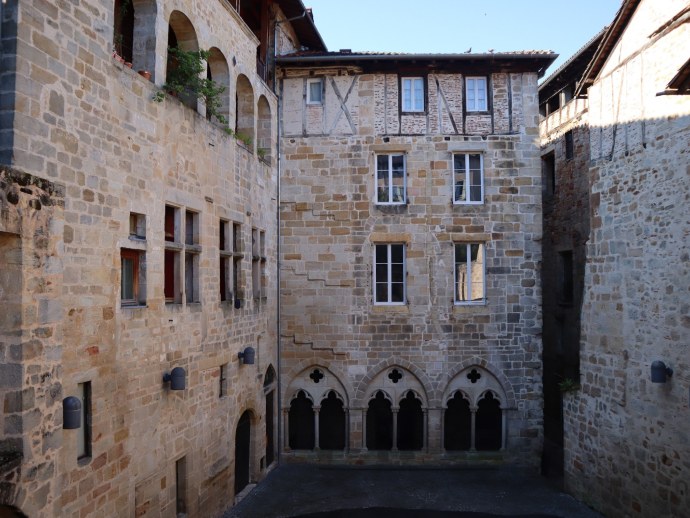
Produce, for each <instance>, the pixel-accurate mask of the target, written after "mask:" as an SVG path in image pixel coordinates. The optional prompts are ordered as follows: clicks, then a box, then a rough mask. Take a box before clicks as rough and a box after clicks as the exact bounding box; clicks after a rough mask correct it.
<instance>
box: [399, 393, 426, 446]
mask: <svg viewBox="0 0 690 518" xmlns="http://www.w3.org/2000/svg"><path fill="white" fill-rule="evenodd" d="M423 445H424V412H422V402H421V401H420V400H419V398H417V396H415V393H414V392H412V391H411V390H410V391H408V392H407V394H406V395H405V397H404V398H403V399H402V400H401V401H400V410H398V449H399V450H421V449H422V447H423Z"/></svg>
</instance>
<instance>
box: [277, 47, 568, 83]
mask: <svg viewBox="0 0 690 518" xmlns="http://www.w3.org/2000/svg"><path fill="white" fill-rule="evenodd" d="M557 57H558V54H555V53H553V52H525V53H518V52H516V53H487V54H374V53H349V52H340V53H333V52H331V53H316V54H313V53H309V54H305V53H298V54H291V55H286V56H278V58H277V64H278V65H279V66H281V67H283V68H305V67H309V68H315V67H324V68H328V67H358V68H360V69H362V71H363V72H377V71H398V72H405V71H408V70H409V71H414V70H420V71H421V70H433V71H437V72H462V71H467V70H472V71H475V72H477V73H480V72H495V71H497V70H500V71H504V72H536V73H537V74H538V75H539V77H541V76H542V75H543V74H544V72H545V71H546V69H547V68H548V67H549V66H550V65H551V63H553V61H554V60H555V59H556V58H557Z"/></svg>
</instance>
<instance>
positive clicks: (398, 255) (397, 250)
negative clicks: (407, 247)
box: [390, 245, 403, 264]
mask: <svg viewBox="0 0 690 518" xmlns="http://www.w3.org/2000/svg"><path fill="white" fill-rule="evenodd" d="M390 246H391V262H392V263H394V264H395V263H402V262H403V245H390Z"/></svg>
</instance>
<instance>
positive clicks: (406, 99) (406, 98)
mask: <svg viewBox="0 0 690 518" xmlns="http://www.w3.org/2000/svg"><path fill="white" fill-rule="evenodd" d="M402 97H403V111H406V112H409V111H410V110H411V109H412V85H411V80H410V79H403V95H402Z"/></svg>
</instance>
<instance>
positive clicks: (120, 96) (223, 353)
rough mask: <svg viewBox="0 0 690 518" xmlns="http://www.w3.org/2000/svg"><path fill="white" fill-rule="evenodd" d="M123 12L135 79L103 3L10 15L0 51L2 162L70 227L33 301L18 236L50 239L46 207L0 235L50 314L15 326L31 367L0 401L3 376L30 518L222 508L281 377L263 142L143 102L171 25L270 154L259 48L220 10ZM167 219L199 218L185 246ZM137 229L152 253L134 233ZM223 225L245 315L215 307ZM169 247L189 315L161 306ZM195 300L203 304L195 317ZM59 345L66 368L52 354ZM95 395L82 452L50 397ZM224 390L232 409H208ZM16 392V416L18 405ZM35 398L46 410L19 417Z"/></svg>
mask: <svg viewBox="0 0 690 518" xmlns="http://www.w3.org/2000/svg"><path fill="white" fill-rule="evenodd" d="M131 5H132V6H133V8H134V10H135V14H137V13H138V14H139V15H142V16H141V17H140V18H135V20H138V21H137V22H135V24H136V23H139V22H141V23H142V24H143V25H137V26H136V27H135V33H136V32H137V31H146V30H148V31H149V32H147V33H146V34H145V35H143V36H142V34H139V36H140V37H139V39H135V46H136V45H140V46H139V47H138V48H136V49H135V52H134V54H135V55H134V68H132V69H130V68H128V67H127V66H124V65H123V64H121V63H120V62H119V61H118V60H117V59H116V56H113V53H112V49H113V41H114V38H113V25H114V16H115V13H114V9H113V2H100V1H95V0H86V1H82V2H77V3H62V4H59V5H58V4H55V3H51V2H42V1H36V2H11V3H8V4H4V5H3V19H4V21H5V23H4V24H3V38H4V41H3V49H4V51H5V52H6V53H8V54H7V57H5V56H3V63H8V64H12V63H14V62H15V60H14V56H13V55H11V54H9V52H10V50H11V49H13V48H16V67H15V68H13V69H11V70H9V71H5V75H4V76H3V87H5V88H12V86H10V87H8V86H7V85H13V86H14V88H13V89H12V90H11V91H7V92H4V93H3V96H6V97H4V98H5V99H12V100H13V103H12V104H11V108H13V110H12V112H8V111H6V112H5V113H4V116H3V117H4V118H3V121H4V122H3V128H2V130H3V131H2V134H1V138H0V151H1V153H2V157H3V160H5V161H6V162H10V161H11V163H12V165H13V166H15V167H16V168H18V169H21V170H23V171H26V172H27V173H30V174H31V175H33V177H35V178H38V179H39V180H37V181H38V182H44V181H46V180H49V181H51V182H55V183H56V184H58V185H60V186H61V187H60V189H61V192H64V213H63V214H62V215H61V216H60V218H59V224H57V223H56V224H53V225H52V226H50V232H49V233H48V232H46V234H47V235H49V236H50V237H46V238H45V242H42V243H41V247H42V250H43V249H45V250H47V251H49V252H50V253H49V254H47V255H51V254H53V255H57V256H59V263H60V267H59V269H55V270H53V269H51V270H50V272H48V273H50V275H58V274H59V275H60V282H59V283H57V282H51V283H44V284H45V285H43V284H40V283H39V281H38V280H39V279H41V278H42V277H41V276H38V275H36V276H34V275H32V272H35V271H36V270H37V269H40V268H48V266H43V265H42V264H36V260H35V259H33V255H32V254H33V250H34V248H35V247H38V245H34V241H35V240H38V239H39V237H40V236H39V235H37V236H36V237H34V235H33V234H27V232H29V233H31V232H33V229H34V228H39V226H40V225H41V224H44V223H41V222H45V225H48V223H47V222H48V221H49V220H48V219H43V218H44V216H43V215H45V214H47V213H48V212H49V211H48V210H47V209H46V207H45V204H44V210H43V211H41V212H35V214H37V215H38V216H37V217H36V218H35V222H33V221H34V220H32V223H31V225H28V226H27V225H25V228H24V229H23V230H22V231H21V232H20V231H19V230H17V229H9V230H7V229H4V228H0V230H2V232H5V233H8V232H9V233H12V235H21V240H20V241H19V243H20V244H21V249H22V257H23V258H24V259H25V262H24V264H22V266H21V270H22V272H24V275H23V277H22V278H23V279H24V281H25V284H24V286H23V287H21V291H22V293H25V294H27V296H28V293H30V292H33V291H36V290H39V289H42V290H46V292H50V293H51V297H52V298H49V297H46V296H42V297H41V300H40V301H38V300H37V301H36V303H35V304H36V309H35V311H33V312H28V309H27V311H26V312H25V315H24V316H23V318H24V320H22V329H23V331H22V333H23V334H22V338H21V340H25V341H26V342H27V345H26V346H23V351H24V357H25V358H26V361H27V362H28V361H29V356H28V355H29V354H31V355H34V356H36V358H37V363H40V364H41V365H40V366H37V367H33V362H32V363H26V362H25V363H26V365H24V366H23V367H22V368H25V369H27V371H26V376H27V377H25V378H23V381H22V378H21V377H17V376H19V375H18V374H16V375H15V374H12V375H11V376H8V377H7V378H5V376H4V375H3V376H2V378H3V381H2V382H3V384H6V383H7V382H6V379H7V380H14V381H12V383H14V385H16V386H14V385H13V386H8V387H5V386H4V385H3V386H2V389H1V390H3V391H6V392H4V393H3V398H4V399H5V403H4V404H5V409H9V410H7V411H8V412H9V413H8V414H6V415H5V417H3V420H4V421H3V422H4V427H5V432H6V433H7V434H8V435H7V437H8V441H9V440H13V439H14V438H17V439H19V438H20V437H21V436H22V435H23V436H24V451H23V455H24V461H23V464H22V467H21V473H22V477H25V478H23V479H22V482H21V483H20V484H19V486H18V489H17V490H16V491H14V493H13V494H16V495H17V496H16V497H15V499H14V503H15V505H17V507H19V508H21V509H22V511H23V512H25V513H27V514H28V515H30V516H32V517H42V516H46V517H47V516H57V515H60V516H77V515H78V516H116V515H136V516H159V515H165V516H171V515H174V514H175V513H176V511H178V510H180V509H182V508H184V509H185V510H186V512H187V513H188V514H189V515H191V516H202V515H203V516H211V515H214V514H218V513H219V512H220V511H221V510H222V509H223V508H224V507H226V506H227V505H228V504H229V503H231V502H232V495H233V493H234V485H233V481H234V479H235V468H236V466H235V429H236V426H237V422H238V420H239V418H240V416H241V415H242V414H243V413H244V412H245V411H246V412H248V415H250V416H251V444H250V448H251V452H249V453H248V461H247V462H248V466H247V470H249V472H250V473H249V479H250V481H256V480H258V479H260V478H261V477H262V476H263V474H264V473H265V470H266V468H267V466H266V465H265V462H264V457H265V455H266V450H265V448H266V446H265V444H266V439H265V433H264V428H265V422H266V412H265V402H264V387H263V376H264V374H265V373H266V372H267V370H268V369H269V368H270V367H271V366H276V365H277V356H276V342H277V336H276V321H277V299H276V293H275V290H273V289H272V287H274V286H275V284H276V276H277V270H276V261H275V260H274V259H273V258H275V257H276V254H277V246H276V236H277V227H276V217H275V214H276V212H277V207H276V199H277V180H276V166H275V160H273V162H272V163H271V161H270V160H262V159H261V158H260V157H259V156H258V152H257V151H256V149H255V148H256V146H255V144H254V143H255V142H257V138H256V135H254V136H252V135H250V136H252V141H251V142H250V143H249V144H248V145H245V144H244V143H242V142H240V141H238V140H235V139H234V138H232V137H229V136H228V135H227V134H226V133H225V132H224V131H223V129H222V128H221V127H220V126H219V125H218V124H216V123H215V122H211V121H209V120H207V118H206V117H205V116H204V106H203V104H202V103H199V106H198V109H193V108H190V107H188V106H187V105H185V104H184V103H183V102H181V101H180V100H178V99H175V98H172V97H170V96H167V97H166V99H165V100H163V102H161V103H157V102H154V101H153V100H152V99H153V97H154V94H155V93H156V92H157V91H158V90H159V87H160V85H162V84H163V83H164V81H165V73H166V70H165V68H166V54H167V49H166V47H167V42H168V23H169V21H171V20H174V21H175V23H174V24H175V26H176V30H178V37H179V38H178V39H180V40H184V42H185V44H189V43H190V42H191V41H193V40H194V41H195V44H196V45H198V47H199V48H203V49H208V48H212V47H214V48H216V50H217V51H218V52H219V54H216V56H221V58H222V59H224V62H225V65H226V66H227V68H228V71H229V72H228V75H227V78H224V80H225V81H226V83H227V87H228V88H227V91H226V92H225V95H226V96H227V99H226V100H227V105H228V106H229V113H228V115H229V117H228V119H229V121H230V124H231V126H232V127H233V128H234V121H235V110H236V109H239V108H236V106H235V98H236V96H235V94H236V89H237V87H236V85H237V84H239V81H240V79H242V85H243V86H244V87H245V93H246V92H248V95H247V96H243V99H248V104H247V105H246V106H244V107H243V108H242V109H243V110H245V111H247V112H250V113H251V112H253V116H254V123H253V124H254V129H255V130H256V129H257V128H260V129H261V131H262V132H263V135H262V137H261V138H262V144H261V146H264V145H266V144H265V143H266V142H268V143H269V145H270V146H271V147H273V148H275V145H276V135H277V125H276V123H275V121H276V120H277V116H276V111H277V101H276V97H275V95H274V94H273V93H272V92H271V91H270V89H269V88H268V87H267V86H266V85H265V84H264V83H263V82H262V81H261V80H260V78H259V76H258V75H257V74H256V46H257V44H258V40H257V39H256V38H255V37H254V36H253V34H251V31H250V30H249V29H248V28H247V26H246V25H244V23H243V22H242V21H241V19H240V18H239V16H238V15H237V13H236V12H235V11H234V10H233V9H232V8H231V7H230V5H229V4H228V3H227V2H225V1H209V2H194V1H191V0H179V1H177V0H176V1H160V0H159V1H154V0H134V2H132V4H131ZM144 14H145V15H146V16H143V15H144ZM144 22H145V23H144ZM180 24H181V25H180ZM15 34H16V38H15V37H14V35H15ZM139 68H147V69H149V70H150V71H151V72H152V76H153V77H152V81H155V83H154V82H152V81H149V80H147V79H145V78H144V77H143V76H141V75H138V74H137V70H138V69H139ZM217 77H218V76H217ZM218 78H219V80H221V79H223V78H221V77H218ZM247 85H249V86H248V89H247V88H246V87H247ZM188 104H189V103H188ZM258 107H261V110H263V111H262V112H261V113H262V114H263V116H264V120H263V121H262V123H261V124H259V122H257V120H256V118H257V117H258V116H259V111H260V110H259V108H258ZM266 107H268V111H269V112H270V113H269V114H268V116H267V117H266ZM6 108H7V106H4V105H3V109H6ZM8 113H11V114H12V117H6V115H8ZM8 121H9V122H8ZM267 121H268V122H269V124H268V125H269V128H267V125H266V122H267ZM267 131H268V132H269V133H268V135H270V137H268V136H267V134H266V132H267ZM267 156H268V157H270V156H271V153H270V152H269V153H268V155H267ZM273 156H275V153H273ZM37 185H38V184H37ZM3 188H4V187H3ZM30 189H34V188H33V187H31V188H30ZM31 192H32V193H33V192H34V191H33V190H32V191H31ZM21 196H24V197H27V196H29V193H28V192H27V193H26V195H25V194H21ZM36 196H37V197H38V199H41V198H40V196H39V193H36ZM21 199H22V200H24V198H21ZM21 203H24V202H23V201H22V202H21ZM27 203H28V202H27ZM166 205H169V206H171V207H175V208H176V210H177V211H178V214H179V215H180V217H181V220H180V221H181V222H182V223H180V224H183V223H184V221H185V219H184V216H185V213H186V212H189V213H190V214H192V213H193V214H194V215H195V216H193V217H196V218H197V220H196V223H195V228H196V230H195V233H194V234H195V235H194V243H193V244H192V245H189V246H188V245H187V244H185V242H184V241H185V240H184V239H183V238H182V237H180V238H179V239H177V241H178V242H177V243H173V244H171V243H170V242H168V241H166V239H165V212H166V211H165V207H166ZM4 210H5V209H4V205H3V211H4ZM27 210H28V209H27ZM51 210H52V209H51ZM28 214H29V213H27V215H28ZM3 215H4V212H3ZM39 216H40V217H39ZM132 217H135V219H136V218H138V221H139V226H140V227H141V229H143V234H144V235H143V236H139V237H137V236H133V235H132V232H131V227H130V222H131V218H132ZM221 220H224V221H227V222H228V223H230V224H231V225H232V223H235V224H239V225H240V227H239V228H240V230H241V233H240V235H239V244H240V247H239V249H238V250H236V251H235V252H236V253H243V255H242V256H239V255H233V256H231V257H239V263H238V264H239V266H240V268H239V276H238V277H239V279H240V283H241V286H238V287H234V288H235V289H234V292H233V295H234V298H235V299H240V298H241V299H242V301H241V303H238V305H239V306H241V307H235V304H234V300H233V297H232V296H231V297H230V299H229V300H226V301H221V300H220V296H219V293H220V290H219V283H220V280H219V276H220V274H219V260H220V259H219V255H220V252H219V234H220V230H219V229H220V222H221ZM4 222H5V220H3V224H4ZM46 228H48V227H46ZM230 228H232V226H231V227H230ZM253 229H256V230H257V231H259V230H260V231H263V232H265V246H264V250H263V251H261V253H260V254H259V255H261V256H263V258H264V259H262V258H260V257H258V256H257V257H254V255H256V254H252V245H251V243H252V230H253ZM3 236H5V234H3ZM26 236H29V238H28V239H27V237H26ZM8 239H9V240H10V241H13V242H17V241H16V239H14V238H8ZM226 239H228V240H229V239H230V238H229V236H226ZM5 241H7V239H5V237H3V242H5ZM58 243H59V246H58ZM171 247H172V249H174V250H178V251H179V254H178V255H179V263H180V264H179V265H178V268H179V269H178V270H177V271H176V273H175V275H176V276H177V284H178V285H179V286H178V288H176V290H177V291H176V293H178V294H180V295H181V300H178V301H176V303H170V301H168V300H166V296H165V292H164V285H165V282H166V281H165V271H164V264H165V251H166V249H171ZM7 250H10V251H9V252H7V253H6V255H7V254H9V255H12V256H15V255H16V254H14V253H13V252H12V246H9V245H8V247H7ZM122 250H131V251H133V252H134V253H135V254H136V255H137V257H138V259H139V264H138V266H139V274H140V275H139V277H138V280H139V287H140V298H142V299H144V300H140V301H139V303H138V304H133V305H124V304H122V303H121V293H120V284H121V251H122ZM187 252H189V253H190V254H191V255H188V254H187ZM3 254H5V251H4V250H3ZM41 260H42V259H41ZM50 260H51V261H54V260H55V259H54V257H51V259H50ZM255 260H256V261H257V264H259V263H260V265H261V269H262V270H263V272H264V274H263V279H262V280H261V282H262V284H263V285H264V286H268V287H269V289H267V290H265V291H264V293H263V294H260V295H259V296H257V297H254V296H253V293H252V291H253V290H252V269H253V263H254V262H255ZM193 261H194V264H195V266H194V268H195V272H194V273H190V274H189V277H190V278H192V279H193V282H191V284H187V285H186V286H185V284H186V283H185V282H184V280H183V279H185V277H187V275H186V274H185V269H184V266H183V265H184V264H192V262H193ZM8 282H9V281H8ZM190 289H192V290H193V291H194V292H195V294H194V295H193V296H192V297H191V298H190V299H189V300H191V301H192V302H186V300H187V297H185V295H186V293H187V292H188V291H189V290H190ZM144 294H145V295H144ZM197 301H198V302H197ZM39 302H40V303H39ZM27 304H28V303H27ZM28 307H29V306H28V305H27V308H28ZM28 318H31V319H33V320H32V321H31V322H34V321H35V322H36V323H35V324H33V323H31V322H29V321H28V320H26V319H28ZM39 323H40V325H39ZM32 326H33V327H32ZM33 334H36V335H37V336H33ZM8 340H9V338H7V337H4V336H3V339H2V340H0V341H2V342H3V344H7V345H3V349H2V358H3V365H2V368H3V369H14V368H15V367H14V366H13V363H12V362H14V360H13V358H15V357H16V354H17V353H16V351H15V349H16V348H17V347H18V346H19V344H20V343H21V342H20V341H19V340H20V339H19V337H18V336H17V337H14V338H12V343H11V344H9V342H8ZM34 342H36V345H32V344H34ZM38 342H40V344H39V343H38ZM54 342H55V343H54ZM48 343H49V344H51V347H52V348H49V347H48V346H47V345H46V344H48ZM58 343H59V345H60V346H61V347H62V350H61V353H60V354H58V353H57V350H56V349H55V348H54V347H56V346H57V344H58ZM41 344H43V346H42V347H43V348H42V349H41V347H40V345H41ZM248 346H251V347H253V348H254V349H255V350H256V353H257V357H256V363H255V364H254V365H242V364H241V363H240V361H239V360H238V352H240V351H242V350H244V349H245V348H246V347H248ZM32 351H33V352H32ZM44 357H45V358H44ZM38 360H40V361H38ZM6 361H9V363H8V364H5V363H4V362H6ZM42 362H44V363H45V364H46V365H44V364H43V363H42ZM221 366H225V371H224V376H225V381H224V382H221V377H220V369H221ZM174 367H183V368H184V369H185V370H186V390H184V391H180V392H173V391H171V390H170V388H169V385H168V384H167V383H164V382H163V375H164V373H165V372H169V371H170V370H171V369H172V368H174ZM16 368H19V367H16ZM29 375H30V376H29ZM53 379H55V381H54V382H53V381H51V380H53ZM20 381H21V383H22V385H21V387H20V385H19V382H20ZM15 382H16V383H15ZM86 382H90V384H91V397H90V405H89V413H90V416H88V418H87V421H86V423H85V424H86V425H87V427H88V428H87V429H88V430H89V431H90V449H89V451H87V452H86V453H84V452H81V453H80V451H81V450H80V448H82V446H81V445H80V441H79V436H80V434H82V435H83V434H84V428H82V429H80V430H64V431H62V430H60V426H61V423H62V417H61V413H60V412H61V408H62V407H61V405H60V404H59V401H57V402H55V403H53V402H52V400H51V402H48V401H47V399H48V397H49V396H48V394H50V397H51V398H53V399H57V400H59V399H60V397H65V396H69V395H77V392H78V390H79V388H80V385H79V384H82V383H86ZM53 383H55V387H53V385H52V384H53ZM221 385H223V387H224V390H225V392H224V394H223V395H222V397H219V396H220V387H221ZM20 391H24V395H25V396H26V397H25V398H24V399H23V401H24V402H25V403H24V407H22V406H20V405H19V403H18V402H16V397H15V396H16V394H17V393H18V392H20ZM32 391H33V393H32ZM30 396H31V397H33V398H34V400H35V401H36V403H35V406H36V407H37V409H34V408H33V406H32V405H29V403H28V402H29V401H30ZM12 398H15V399H12ZM44 400H46V402H44ZM26 405H29V406H26ZM270 412H271V411H270V410H269V413H270ZM15 414H21V415H22V416H23V417H22V419H23V420H24V422H25V425H24V431H23V432H22V431H21V430H20V429H17V428H14V426H15V425H14V423H15V422H17V421H16V419H15V417H14V415H15ZM34 414H35V416H34ZM29 417H31V420H30V421H27V419H29ZM26 423H29V424H26ZM41 423H44V424H41ZM29 425H30V426H29ZM33 427H39V428H40V429H41V433H40V434H39V435H38V436H34V435H32V434H31V433H29V430H33ZM54 429H57V430H56V431H55V432H53V430H54ZM13 430H14V431H13ZM15 432H16V433H15ZM87 441H88V439H87ZM3 444H4V443H3ZM19 444H20V443H19V442H17V446H18V445H19ZM28 448H30V449H31V451H27V449H28ZM33 450H35V451H33ZM44 458H46V459H47V460H45V462H43V461H42V459H44ZM182 458H184V459H185V460H184V462H183V463H180V464H177V465H178V466H184V473H182V478H183V479H185V480H184V484H183V485H182V487H178V486H177V485H176V463H177V462H178V461H179V460H180V459H182ZM37 466H39V467H40V469H38V468H37ZM37 469H38V471H37ZM14 481H15V479H12V482H13V483H14ZM45 481H48V482H45ZM180 500H182V501H183V502H182V503H181V504H180V505H177V504H176V501H180Z"/></svg>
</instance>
